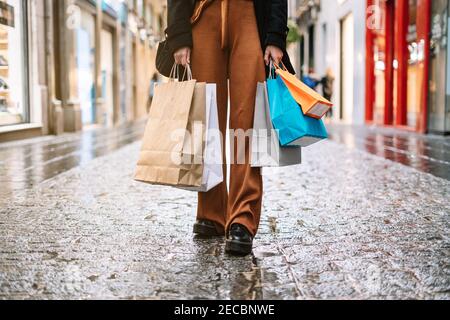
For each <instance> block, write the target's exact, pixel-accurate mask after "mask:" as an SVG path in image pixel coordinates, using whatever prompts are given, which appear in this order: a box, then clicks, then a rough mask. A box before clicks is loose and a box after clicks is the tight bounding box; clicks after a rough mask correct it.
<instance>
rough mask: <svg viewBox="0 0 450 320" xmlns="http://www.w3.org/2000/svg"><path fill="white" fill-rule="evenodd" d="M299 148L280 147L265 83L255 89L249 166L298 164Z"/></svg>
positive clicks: (300, 151) (299, 159)
mask: <svg viewBox="0 0 450 320" xmlns="http://www.w3.org/2000/svg"><path fill="white" fill-rule="evenodd" d="M301 162H302V150H301V148H300V147H297V146H294V147H281V146H280V142H279V138H278V133H277V131H276V130H275V129H274V127H273V125H272V119H271V117H270V107H269V99H268V96H267V87H266V83H265V82H264V83H258V85H257V89H256V102H255V119H254V125H253V136H252V151H251V166H252V167H284V166H291V165H296V164H300V163H301Z"/></svg>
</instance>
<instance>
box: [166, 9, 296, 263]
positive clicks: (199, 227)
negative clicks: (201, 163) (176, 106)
mask: <svg viewBox="0 0 450 320" xmlns="http://www.w3.org/2000/svg"><path fill="white" fill-rule="evenodd" d="M167 8H168V17H169V19H168V29H167V36H168V38H167V39H168V43H169V47H170V49H171V51H172V52H173V54H174V57H175V61H176V63H178V64H181V65H183V66H187V65H189V64H191V63H192V72H193V77H194V79H196V80H197V81H200V82H208V83H215V84H217V102H218V112H219V122H220V125H219V126H220V131H221V132H222V136H223V137H225V132H226V124H227V106H228V83H229V86H230V88H229V89H230V90H229V92H230V107H231V110H230V127H231V129H234V131H241V130H243V131H244V132H245V131H247V130H249V129H252V128H253V120H254V119H253V117H254V106H255V98H256V87H257V83H258V82H264V81H265V80H266V78H267V74H268V67H269V64H270V61H271V60H273V61H274V62H275V63H277V64H280V62H283V64H284V65H285V66H286V67H287V69H288V70H289V71H290V72H292V73H294V69H293V67H292V64H291V63H290V61H289V57H288V55H287V53H286V38H287V33H288V30H289V29H288V27H287V16H288V5H287V0H192V1H187V0H168V7H167ZM261 48H262V49H263V50H262V51H261ZM236 142H237V143H236ZM240 144H241V145H242V144H243V143H239V141H238V139H236V141H235V143H234V145H235V146H236V147H237V149H238V150H235V151H237V152H234V153H233V154H235V155H239V154H245V164H238V163H236V159H231V162H232V163H231V172H230V186H229V191H228V190H227V182H226V181H224V182H223V183H222V184H220V185H219V186H218V187H216V188H214V189H213V190H211V191H210V192H207V193H200V194H199V198H198V210H197V222H196V223H195V225H194V233H196V234H197V235H199V236H206V237H210V236H223V235H226V237H227V240H226V247H225V251H226V252H227V253H230V254H235V255H247V254H250V253H251V251H252V246H253V238H254V236H255V235H256V233H257V231H258V227H259V223H260V217H261V205H262V197H263V181H262V176H261V170H260V168H253V167H252V166H251V165H250V161H249V158H250V153H249V149H250V146H249V145H248V144H247V143H245V145H243V146H240ZM241 148H242V149H241ZM223 154H224V155H225V154H226V152H225V150H224V151H223ZM224 162H225V161H224ZM226 170H227V169H226V165H224V173H225V176H227V175H226Z"/></svg>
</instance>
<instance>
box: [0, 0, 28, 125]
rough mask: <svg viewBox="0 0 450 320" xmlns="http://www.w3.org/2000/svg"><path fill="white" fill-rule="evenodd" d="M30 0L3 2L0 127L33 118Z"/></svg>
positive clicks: (0, 11) (0, 14)
mask: <svg viewBox="0 0 450 320" xmlns="http://www.w3.org/2000/svg"><path fill="white" fill-rule="evenodd" d="M27 2H28V1H24V0H8V1H0V127H3V126H10V125H17V124H23V123H27V122H29V121H30V111H29V101H28V100H27V96H28V94H27V91H28V80H27V79H28V75H27V70H28V68H27V64H28V63H27V48H26V45H27V40H26V39H27V32H26V30H27V28H26V25H27V24H26V22H27V19H26V17H27Z"/></svg>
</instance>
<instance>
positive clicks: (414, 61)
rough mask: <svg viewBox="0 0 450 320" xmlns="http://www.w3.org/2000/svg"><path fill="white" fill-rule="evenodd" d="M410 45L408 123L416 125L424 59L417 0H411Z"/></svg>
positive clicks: (408, 32) (408, 41)
mask: <svg viewBox="0 0 450 320" xmlns="http://www.w3.org/2000/svg"><path fill="white" fill-rule="evenodd" d="M407 45H408V71H407V78H408V90H407V125H408V126H410V127H416V125H417V121H418V116H419V113H420V93H421V88H422V85H423V84H422V83H421V70H420V61H422V60H423V47H421V45H420V44H419V41H418V39H417V0H409V23H408V31H407Z"/></svg>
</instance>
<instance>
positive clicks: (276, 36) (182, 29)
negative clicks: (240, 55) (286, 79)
mask: <svg viewBox="0 0 450 320" xmlns="http://www.w3.org/2000/svg"><path fill="white" fill-rule="evenodd" d="M215 1H220V0H215ZM195 2H196V0H167V8H168V28H167V30H166V34H167V39H168V44H169V47H170V50H171V51H172V52H175V51H176V50H178V49H179V48H183V47H191V48H192V45H193V43H192V26H191V23H190V18H191V16H192V14H193V12H194V6H195ZM253 2H254V3H255V13H256V19H257V22H258V31H259V37H260V40H261V48H262V50H263V51H265V49H266V47H267V46H269V45H273V46H276V47H278V48H280V49H281V50H283V52H284V57H283V63H284V65H285V66H286V68H287V69H288V70H289V71H290V72H291V73H294V68H293V67H292V64H291V62H290V59H289V56H288V54H287V52H286V38H287V34H288V32H289V28H288V27H287V16H288V6H287V0H253Z"/></svg>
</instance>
